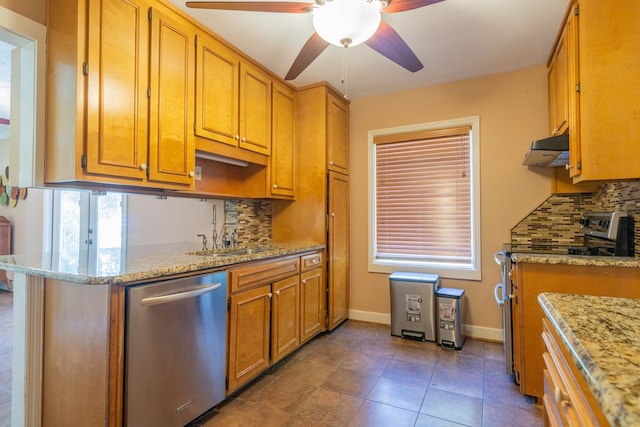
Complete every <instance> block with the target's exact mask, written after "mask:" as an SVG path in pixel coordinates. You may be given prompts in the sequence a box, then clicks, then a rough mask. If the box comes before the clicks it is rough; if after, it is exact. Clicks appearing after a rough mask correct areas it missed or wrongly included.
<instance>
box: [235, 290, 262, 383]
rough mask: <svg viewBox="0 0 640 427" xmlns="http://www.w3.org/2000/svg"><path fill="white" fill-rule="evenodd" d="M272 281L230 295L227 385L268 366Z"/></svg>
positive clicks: (244, 380) (250, 376) (242, 380)
mask: <svg viewBox="0 0 640 427" xmlns="http://www.w3.org/2000/svg"><path fill="white" fill-rule="evenodd" d="M271 296H272V294H271V285H267V286H261V287H259V288H256V289H252V290H250V291H245V292H241V293H238V294H236V295H232V296H231V298H230V310H229V325H228V326H229V341H228V342H229V348H228V349H227V351H228V354H229V356H228V359H229V363H228V367H227V375H228V378H227V379H228V388H229V390H234V389H236V388H237V387H238V386H240V385H242V384H244V383H246V382H247V381H249V380H250V379H251V378H253V377H255V376H256V375H258V374H259V373H260V372H262V371H264V370H265V369H267V368H268V367H269V338H270V335H271V324H270V322H271Z"/></svg>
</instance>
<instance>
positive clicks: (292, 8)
mask: <svg viewBox="0 0 640 427" xmlns="http://www.w3.org/2000/svg"><path fill="white" fill-rule="evenodd" d="M185 4H186V5H187V7H192V8H199V9H219V10H242V11H248V12H280V13H308V12H309V11H310V10H311V9H312V8H313V5H314V3H308V2H281V1H277V2H271V1H188V2H186V3H185Z"/></svg>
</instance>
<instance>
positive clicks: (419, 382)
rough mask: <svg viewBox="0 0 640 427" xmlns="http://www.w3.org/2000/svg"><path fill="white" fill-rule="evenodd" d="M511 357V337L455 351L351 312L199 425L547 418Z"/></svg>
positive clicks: (484, 422) (477, 422) (507, 422)
mask: <svg viewBox="0 0 640 427" xmlns="http://www.w3.org/2000/svg"><path fill="white" fill-rule="evenodd" d="M503 360H504V359H503V355H502V345H501V344H495V343H488V342H483V341H479V340H473V339H468V340H467V341H466V342H465V344H464V345H463V348H462V350H460V351H454V350H446V349H441V348H440V347H438V346H437V345H436V344H435V343H432V342H425V343H422V342H416V341H409V340H403V339H400V338H397V337H392V336H391V335H390V327H389V326H384V325H377V324H371V323H364V322H356V321H352V320H349V321H347V322H345V323H344V324H343V325H341V326H340V327H339V328H337V329H336V330H334V331H333V332H331V333H328V334H325V335H322V336H320V337H317V338H316V339H314V340H313V341H311V342H310V343H308V344H307V345H305V346H304V347H302V348H301V349H300V350H298V351H297V352H296V353H294V354H293V355H292V356H290V357H289V358H287V359H286V360H284V361H283V362H282V363H281V364H279V365H277V366H275V367H274V368H272V369H271V370H270V371H268V372H267V373H266V374H265V375H264V376H263V377H261V378H260V379H258V380H257V381H255V382H254V383H253V384H251V385H250V386H249V387H247V388H246V389H245V390H243V391H242V392H241V393H239V394H237V395H236V396H235V397H234V398H231V399H228V400H227V401H226V402H223V404H221V405H219V407H218V408H217V411H214V412H215V413H214V415H213V416H211V417H210V418H208V419H206V420H200V421H199V422H197V423H196V424H195V425H196V426H201V427H216V426H224V427H232V426H243V427H244V426H260V427H267V426H268V427H275V426H290V427H295V426H301V427H302V426H304V427H315V426H318V427H319V426H323V427H325V426H350V427H351V426H354V427H355V426H366V427H375V426H383V427H391V426H393V427H402V426H416V427H418V426H421V427H422V426H433V427H440V426H460V425H464V426H484V427H493V426H500V427H505V426H527V427H529V426H542V425H543V422H542V408H541V407H540V406H536V405H535V404H534V403H533V402H532V400H531V399H530V398H528V397H525V396H523V395H521V394H520V393H519V392H518V389H517V386H516V385H515V384H514V383H513V379H512V377H511V376H509V375H506V374H505V373H504V361H503Z"/></svg>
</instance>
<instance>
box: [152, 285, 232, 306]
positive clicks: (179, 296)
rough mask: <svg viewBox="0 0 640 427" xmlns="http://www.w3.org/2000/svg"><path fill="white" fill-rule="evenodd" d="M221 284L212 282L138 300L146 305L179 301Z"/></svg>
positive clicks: (208, 290) (213, 288) (213, 289)
mask: <svg viewBox="0 0 640 427" xmlns="http://www.w3.org/2000/svg"><path fill="white" fill-rule="evenodd" d="M221 286H222V283H214V284H213V285H208V286H203V287H201V288H197V289H192V290H190V291H186V292H177V293H175V294H169V295H162V296H159V297H149V298H144V299H142V301H140V305H142V306H148V305H158V304H166V303H170V302H174V301H180V300H183V299H187V298H193V297H197V296H200V295H202V294H206V293H207V292H212V291H215V290H216V289H218V288H219V287H221Z"/></svg>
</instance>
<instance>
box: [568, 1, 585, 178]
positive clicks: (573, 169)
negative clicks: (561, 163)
mask: <svg viewBox="0 0 640 427" xmlns="http://www.w3.org/2000/svg"><path fill="white" fill-rule="evenodd" d="M572 8H573V6H572ZM573 10H576V9H573ZM578 16H579V15H578V14H577V12H576V13H574V12H570V13H569V17H568V19H567V23H566V25H565V37H566V45H567V73H568V82H567V85H568V87H569V90H568V95H567V96H568V97H569V98H568V104H569V176H572V177H573V176H576V175H579V174H580V169H581V168H582V155H581V152H580V92H579V91H578V90H576V87H577V86H578V85H579V84H580V69H579V56H578Z"/></svg>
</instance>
